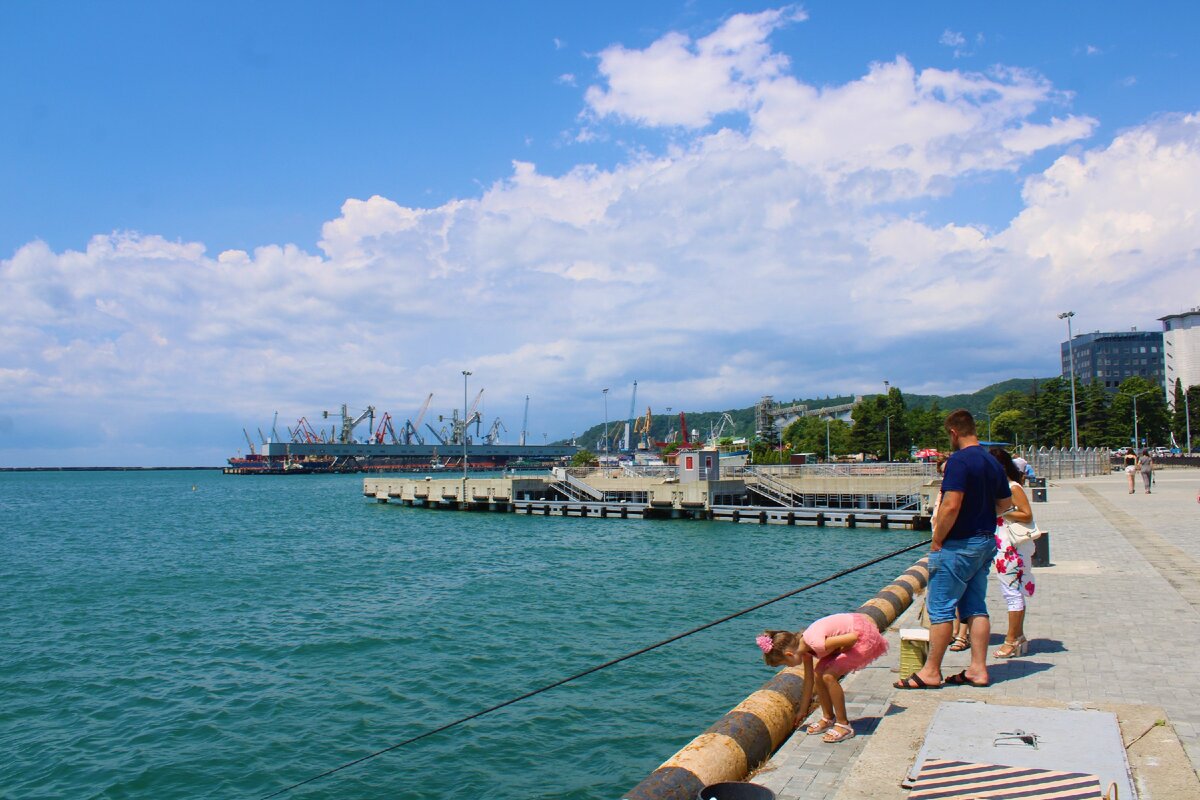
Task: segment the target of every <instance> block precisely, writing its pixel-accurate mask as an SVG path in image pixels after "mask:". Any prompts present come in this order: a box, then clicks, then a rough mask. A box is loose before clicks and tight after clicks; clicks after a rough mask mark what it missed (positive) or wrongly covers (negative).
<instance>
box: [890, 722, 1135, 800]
mask: <svg viewBox="0 0 1200 800" xmlns="http://www.w3.org/2000/svg"><path fill="white" fill-rule="evenodd" d="M926 759H940V760H945V761H967V762H971V763H979V764H1003V765H1006V766H1011V767H1035V768H1039V769H1048V770H1057V771H1061V772H1085V773H1089V774H1092V775H1095V776H1096V777H1098V778H1099V779H1100V787H1101V790H1102V791H1103V790H1106V789H1107V788H1108V785H1109V783H1116V784H1117V788H1118V790H1119V794H1118V796H1119V797H1120V798H1121V800H1126V798H1136V797H1137V794H1135V792H1134V788H1133V780H1132V778H1131V776H1130V772H1129V762H1128V760H1127V759H1126V758H1125V745H1124V742H1122V740H1121V728H1120V725H1119V724H1118V723H1117V717H1116V715H1115V714H1111V713H1109V712H1107V711H1090V710H1080V711H1074V710H1069V711H1067V710H1062V709H1055V708H1031V707H1028V706H1001V705H990V704H988V703H984V702H979V701H955V702H946V703H939V704H938V707H937V710H936V711H934V714H933V719H932V720H930V722H929V727H928V728H926V729H925V741H924V743H923V744H922V745H921V750H920V752H919V753H917V759H916V761H914V762H913V766H912V769H911V770H910V771H909V773H908V780H907V782H906V783H905V785H906V786H911V784H912V782H913V781H915V780H916V777H917V774H918V773H920V771H921V767H922V766H923V765H924V764H925V761H926Z"/></svg>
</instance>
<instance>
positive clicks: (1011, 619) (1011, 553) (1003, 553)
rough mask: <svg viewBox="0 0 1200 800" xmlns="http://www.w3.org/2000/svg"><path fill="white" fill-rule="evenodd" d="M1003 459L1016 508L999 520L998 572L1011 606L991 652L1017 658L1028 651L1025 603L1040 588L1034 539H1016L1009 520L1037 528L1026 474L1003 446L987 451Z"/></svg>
mask: <svg viewBox="0 0 1200 800" xmlns="http://www.w3.org/2000/svg"><path fill="white" fill-rule="evenodd" d="M988 452H989V453H991V454H992V456H993V457H994V458H995V459H996V460H997V461H999V462H1000V466H1002V467H1003V468H1004V473H1005V475H1007V476H1008V488H1009V489H1011V490H1012V504H1013V510H1011V511H1009V512H1008V514H1007V515H1005V516H1003V517H999V518H997V519H996V550H997V552H996V573H997V576H998V577H999V579H1000V594H1001V595H1003V597H1004V604H1005V605H1006V606H1007V607H1008V633H1007V634H1006V635H1005V637H1004V644H1002V645H1000V646H999V647H998V648H996V649H995V650H993V651H992V656H994V657H995V658H1016V657H1017V656H1023V655H1025V654H1026V653H1027V652H1029V642H1028V640H1026V638H1025V606H1026V600H1027V598H1030V597H1033V593H1034V591H1035V589H1036V588H1037V587H1036V585H1035V584H1034V580H1033V568H1032V567H1033V551H1034V548H1035V547H1036V545H1035V544H1034V541H1033V539H1031V538H1029V539H1024V540H1022V541H1016V540H1015V538H1014V537H1013V535H1012V533H1011V531H1010V529H1009V526H1008V523H1009V522H1015V523H1018V524H1019V525H1023V526H1024V527H1026V528H1030V529H1033V530H1036V529H1037V523H1035V522H1034V521H1033V507H1032V506H1030V505H1029V498H1028V497H1027V496H1026V494H1025V489H1024V486H1023V484H1024V483H1025V475H1024V473H1022V472H1021V469H1020V467H1018V466H1017V465H1016V463H1015V460H1014V459H1013V458H1012V456H1010V455H1009V454H1008V451H1007V450H1005V449H1004V448H1002V447H993V448H992V449H991V450H989V451H988Z"/></svg>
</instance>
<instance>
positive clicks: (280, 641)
mask: <svg viewBox="0 0 1200 800" xmlns="http://www.w3.org/2000/svg"><path fill="white" fill-rule="evenodd" d="M192 484H196V487H197V491H195V492H193V491H191V485H192ZM63 497H69V498H70V500H71V502H69V503H62V502H60V500H61V498H63ZM0 501H2V502H0V508H2V509H3V515H4V524H3V525H2V526H0V546H2V547H3V552H4V553H5V554H6V558H5V559H4V560H3V563H0V584H2V585H3V586H4V587H5V592H4V593H3V596H0V637H3V640H4V641H5V642H6V647H5V648H3V649H0V686H3V687H4V694H3V700H4V702H3V703H0V752H4V753H5V754H6V758H5V759H4V760H3V763H0V795H3V796H4V797H13V798H26V797H31V798H33V797H37V798H40V797H72V798H75V797H92V798H140V797H147V798H156V800H157V799H158V798H185V797H199V796H203V797H235V796H236V797H254V796H257V795H262V794H266V793H268V792H270V791H273V790H275V789H278V788H281V787H282V786H284V785H287V784H289V783H292V782H295V781H299V780H302V779H303V778H306V777H309V776H310V775H312V774H315V773H317V772H321V771H324V770H325V769H328V768H330V767H333V766H336V765H337V764H339V763H342V762H344V761H349V760H351V759H354V758H359V757H361V756H363V755H366V754H367V753H370V752H372V751H374V750H376V749H379V748H382V747H385V746H387V745H389V744H391V743H393V742H396V741H400V740H402V739H405V738H407V737H409V736H412V735H415V734H418V733H421V732H423V731H426V730H429V729H430V728H433V727H436V726H438V725H441V724H444V723H446V722H448V721H450V720H452V719H455V718H457V717H460V716H464V715H466V714H468V713H472V712H474V711H476V710H478V709H480V708H483V707H485V706H488V705H492V704H494V703H498V702H500V701H502V700H505V699H507V698H508V697H511V696H513V695H515V694H519V693H522V692H525V691H528V690H530V689H533V688H535V687H537V686H540V685H544V684H546V683H550V682H552V681H555V680H558V679H560V678H562V677H565V676H566V675H569V674H572V673H574V672H578V671H581V670H583V669H586V668H588V667H590V666H592V665H594V664H596V663H599V662H601V661H605V660H607V659H610V658H612V657H614V656H617V655H620V654H622V653H624V652H627V651H629V650H633V649H636V648H639V647H641V646H644V645H646V644H648V643H651V642H654V641H657V640H659V639H661V638H665V637H666V636H668V635H671V634H674V633H678V632H680V631H682V630H686V629H688V628H691V627H693V626H695V625H696V624H698V623H700V622H704V621H707V620H709V619H713V618H716V617H719V616H723V615H724V614H727V613H729V612H730V611H733V610H736V609H738V608H741V607H744V606H746V605H750V604H752V603H754V602H757V601H759V600H761V599H763V598H764V597H768V596H771V595H774V594H778V593H781V592H784V591H786V590H788V589H791V588H794V587H795V586H797V585H799V584H801V583H804V582H806V581H809V580H812V579H813V578H816V577H819V576H821V575H823V574H826V573H828V572H831V571H833V570H835V569H838V568H841V567H844V566H846V565H848V564H851V563H854V562H856V561H859V560H863V559H865V558H867V557H869V556H871V555H875V554H878V553H880V552H884V551H886V550H889V549H894V548H895V547H897V546H899V545H901V544H903V543H906V542H911V541H915V537H914V536H913V535H912V534H908V533H905V532H902V531H887V532H880V531H869V532H868V531H842V530H835V529H811V528H793V529H789V528H778V527H773V526H771V527H766V526H764V527H759V526H750V525H729V524H722V523H683V522H675V523H672V522H648V521H635V520H628V521H620V520H603V521H601V520H579V519H562V518H540V519H534V520H530V519H526V518H523V517H517V516H513V515H509V516H506V515H491V514H449V513H435V512H426V511H421V510H414V509H403V508H399V507H396V506H380V505H377V504H373V503H368V502H364V501H363V499H362V497H361V494H360V492H359V480H358V479H357V478H354V477H350V476H328V477H305V478H303V479H300V478H296V479H275V480H272V479H267V478H253V477H250V478H237V477H226V476H222V475H220V474H216V473H199V474H197V473H147V474H140V473H80V474H56V473H41V474H3V475H0ZM904 566H905V564H903V563H900V562H896V563H892V564H884V565H882V566H879V567H875V568H872V569H871V570H868V571H866V572H864V573H863V574H862V575H861V576H855V578H854V579H853V580H848V581H844V582H838V583H835V584H832V585H829V586H825V587H821V588H820V589H818V590H815V591H814V592H812V593H810V594H806V595H803V596H801V597H798V598H794V599H792V600H788V601H785V602H784V603H781V604H779V605H778V606H776V607H773V608H771V609H767V610H764V611H759V612H756V613H755V614H753V615H750V616H748V617H746V618H743V619H739V620H735V621H733V622H731V623H728V624H726V625H722V626H719V627H717V628H715V629H712V630H708V631H705V632H703V633H701V634H698V635H696V636H694V637H691V638H689V639H686V640H683V641H681V642H677V643H675V644H672V645H670V646H668V647H666V648H663V649H661V650H659V651H656V652H654V653H652V654H649V655H647V656H643V657H641V658H638V659H634V660H632V661H629V662H624V663H622V664H619V665H617V666H615V667H613V668H612V669H609V670H605V671H603V672H600V673H596V674H593V675H590V676H588V677H586V678H583V679H581V680H579V681H578V682H575V683H572V684H569V685H567V686H564V687H561V688H559V689H556V690H554V691H552V692H549V693H546V694H544V695H539V696H537V697H535V698H532V699H530V700H528V701H526V702H523V703H521V704H518V705H516V706H513V707H510V708H505V709H503V710H501V711H499V712H496V713H495V714H492V715H488V716H486V717H483V718H480V719H478V720H474V721H472V722H470V723H468V724H466V725H463V726H462V727H460V728H458V729H456V730H454V731H451V732H447V733H445V734H439V735H437V736H432V737H429V738H427V739H423V740H422V741H420V742H418V743H416V744H414V745H413V746H412V747H409V748H406V749H404V750H401V751H396V752H393V753H389V754H387V755H385V756H382V757H380V758H378V759H375V760H373V761H371V762H368V763H366V764H362V765H360V766H357V767H355V768H353V769H350V770H346V771H345V772H341V773H338V775H336V776H333V777H331V778H329V779H326V780H323V781H319V782H317V783H314V784H311V785H309V786H306V787H304V788H303V789H302V790H298V791H296V792H295V793H294V794H293V796H294V797H303V798H326V797H328V798H333V797H337V798H356V797H363V798H367V797H382V796H430V797H433V796H439V797H466V796H488V797H490V798H497V799H500V798H538V797H545V798H551V797H553V798H566V800H585V798H610V797H615V796H618V795H619V794H620V792H621V791H622V790H624V789H627V788H629V787H630V786H632V785H633V784H635V783H637V782H638V781H639V780H641V778H643V777H644V776H645V775H646V774H648V773H649V772H650V771H651V770H653V769H654V768H655V767H656V766H657V765H658V764H659V763H661V762H662V761H663V760H664V759H665V758H666V757H667V756H669V755H670V754H671V753H672V752H674V750H675V749H677V748H678V747H680V746H682V745H683V744H685V743H686V742H687V741H688V740H690V739H691V737H693V736H694V735H696V734H697V733H699V732H700V731H702V730H703V729H704V728H706V727H707V726H708V725H709V724H710V723H711V722H712V721H713V720H714V719H715V718H716V717H718V716H719V715H720V714H722V713H724V712H725V711H726V710H727V709H728V708H730V707H731V706H733V705H734V704H736V703H737V702H739V701H740V700H741V699H742V698H744V697H745V696H746V694H748V693H749V692H750V691H752V690H753V689H755V688H757V687H758V686H759V685H761V684H762V683H763V682H764V681H765V680H767V678H768V677H769V676H770V670H768V669H767V668H765V667H764V666H763V665H762V663H761V660H760V659H758V658H756V657H755V655H756V653H755V650H754V648H753V646H750V647H747V646H746V642H752V640H753V636H754V634H755V633H756V632H757V631H758V630H759V629H761V628H762V627H767V626H776V625H797V626H798V625H801V624H803V622H804V620H805V619H807V618H810V617H812V616H816V615H818V614H820V613H826V612H827V611H829V610H841V609H843V608H846V607H852V606H853V605H856V604H857V603H858V602H859V601H861V599H862V598H863V597H864V595H866V594H869V593H870V592H872V591H874V589H875V588H877V587H878V586H879V585H882V583H883V582H886V580H887V579H889V578H891V577H892V576H894V575H895V574H896V573H897V572H898V571H900V570H901V569H903V567H904Z"/></svg>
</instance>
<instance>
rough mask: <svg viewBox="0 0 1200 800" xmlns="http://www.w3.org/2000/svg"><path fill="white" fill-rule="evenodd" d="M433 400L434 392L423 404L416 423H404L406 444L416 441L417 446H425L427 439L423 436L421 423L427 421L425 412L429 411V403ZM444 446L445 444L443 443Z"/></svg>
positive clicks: (411, 421) (407, 421)
mask: <svg viewBox="0 0 1200 800" xmlns="http://www.w3.org/2000/svg"><path fill="white" fill-rule="evenodd" d="M431 400H433V392H430V393H429V396H428V397H426V398H425V402H424V403H422V404H421V410H420V411H418V412H417V417H416V421H415V422H414V421H413V420H405V421H404V443H405V444H412V443H413V440H414V439H415V440H416V442H417V444H425V439H424V438H423V437H422V436H421V434H420V430H421V422H422V421H423V420H424V419H425V412H426V411H428V410H429V403H430V401H431ZM443 444H445V443H444V442H443Z"/></svg>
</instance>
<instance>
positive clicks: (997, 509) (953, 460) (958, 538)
mask: <svg viewBox="0 0 1200 800" xmlns="http://www.w3.org/2000/svg"><path fill="white" fill-rule="evenodd" d="M944 425H945V428H946V432H947V433H949V434H950V447H951V449H952V450H953V451H954V452H953V453H952V454H951V456H950V460H949V461H947V462H946V475H945V477H944V478H943V479H942V502H941V504H940V505H939V506H938V513H937V515H936V516H935V517H934V518H933V538H932V542H931V543H930V546H929V591H928V594H927V600H926V608H927V610H928V612H929V623H930V626H929V655H928V657H927V658H926V659H925V664H924V666H922V667H921V669H919V670H917V671H916V672H914V673H913V674H912V675H910V676H908V677H907V678H905V679H904V680H901V681H897V682H896V683H895V684H893V685H894V686H895V687H896V688H897V689H932V688H937V687H939V686H941V685H942V684H943V683H949V684H952V685H956V686H988V685H989V680H988V672H987V647H988V639H989V637H990V636H991V632H992V626H991V622H990V621H989V620H988V612H987V583H988V577H987V576H988V573H989V572H990V571H991V568H992V559H993V558H994V557H995V555H996V518H997V517H999V516H1002V515H1003V514H1005V513H1007V512H1008V510H1009V508H1010V507H1011V505H1012V490H1011V489H1010V488H1009V486H1008V479H1007V478H1006V476H1005V474H1004V470H1003V468H1001V466H1000V464H999V462H998V461H996V459H995V458H994V457H993V456H992V455H991V454H990V453H988V452H987V451H986V450H984V449H983V447H982V446H980V444H979V437H978V436H977V434H976V429H975V419H974V417H972V416H971V413H970V412H969V411H967V410H966V409H959V410H957V411H954V412H951V413H950V414H949V415H948V416H947V417H946V421H945V423H944ZM955 612H957V614H958V617H959V619H961V620H963V621H964V622H966V623H967V624H968V626H969V630H970V635H971V665H970V666H969V667H967V668H966V669H965V670H963V671H962V672H959V673H958V674H956V675H951V676H950V677H949V678H946V679H945V680H944V681H943V679H942V659H943V658H944V657H945V655H946V649H947V647H949V645H950V637H951V629H952V627H953V624H954V617H955Z"/></svg>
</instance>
